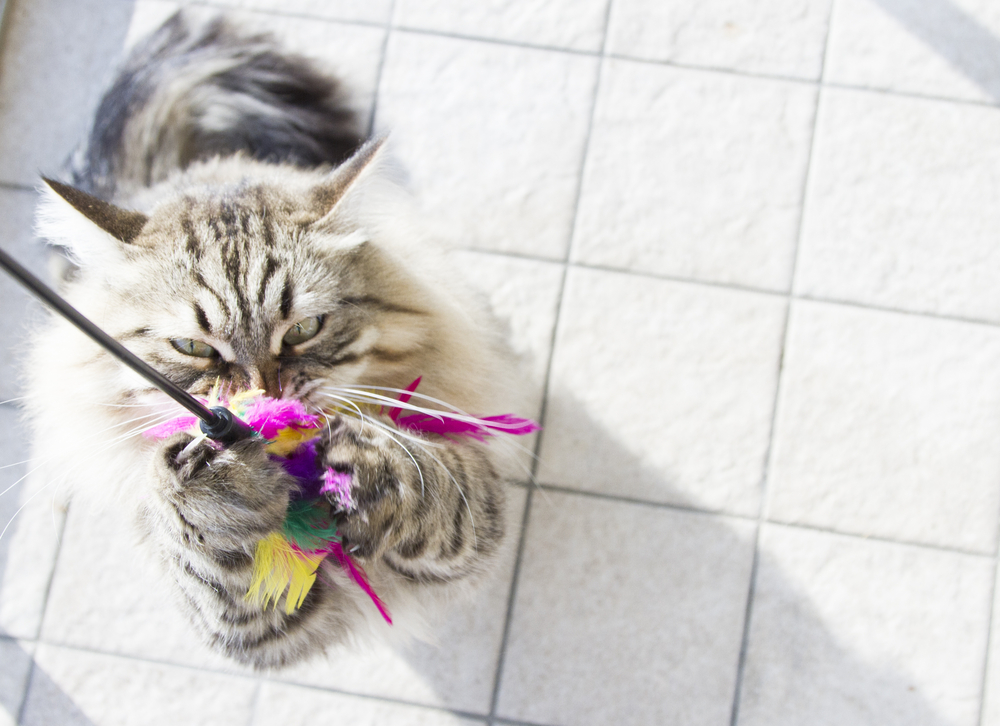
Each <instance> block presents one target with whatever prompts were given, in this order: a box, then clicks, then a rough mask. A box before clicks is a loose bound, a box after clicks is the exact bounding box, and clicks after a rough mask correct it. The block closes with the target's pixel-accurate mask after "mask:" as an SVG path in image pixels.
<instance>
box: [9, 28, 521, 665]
mask: <svg viewBox="0 0 1000 726" xmlns="http://www.w3.org/2000/svg"><path fill="white" fill-rule="evenodd" d="M357 142H358V137H357V134H356V131H355V129H354V127H353V126H352V119H351V116H350V114H349V113H348V112H345V111H343V106H342V104H341V102H340V100H339V99H338V98H337V95H336V92H335V86H334V84H333V83H332V82H331V81H328V80H326V79H324V78H323V76H322V75H320V74H318V73H317V72H316V71H314V70H312V69H311V68H310V67H309V66H308V64H306V63H304V62H302V61H299V60H295V59H289V58H287V57H284V56H281V55H280V54H279V53H277V52H276V51H274V50H273V48H272V47H271V46H270V45H268V43H267V42H266V41H265V40H263V39H260V38H255V39H245V38H240V37H239V36H238V35H237V34H234V33H232V32H231V31H229V30H228V29H226V28H225V26H224V25H222V24H220V23H218V22H215V23H211V24H208V25H205V26H202V27H199V28H197V29H191V28H189V27H188V25H187V24H186V22H185V20H184V19H183V18H182V17H180V16H176V17H175V18H173V19H172V20H170V21H168V23H167V24H166V25H165V26H164V27H163V28H161V30H159V31H158V32H157V33H156V34H154V35H153V36H152V37H151V39H149V40H147V41H145V42H144V44H142V45H141V46H140V47H139V48H138V49H137V50H136V51H134V52H133V55H132V57H131V59H130V61H129V62H128V63H127V64H126V65H125V67H124V70H123V72H122V74H121V76H120V77H119V79H118V81H117V82H116V84H115V86H114V87H113V88H112V90H111V91H110V92H109V94H108V96H106V98H105V100H104V102H103V103H102V105H101V108H100V110H99V112H98V115H97V119H96V121H95V125H94V129H93V132H92V133H91V136H90V138H89V139H88V142H87V145H86V146H85V147H84V148H83V150H82V151H81V152H79V153H78V154H77V155H76V157H75V161H74V166H73V169H72V171H71V173H70V174H69V175H68V178H67V180H68V181H69V182H71V183H72V184H73V186H74V187H77V188H79V189H81V190H82V191H83V192H85V193H86V194H81V193H80V192H77V191H75V190H74V189H73V188H71V187H66V186H62V185H60V184H53V185H52V190H48V191H46V198H45V199H44V200H43V202H42V206H41V208H40V214H39V221H40V223H39V229H40V232H41V233H42V235H43V236H44V237H46V238H48V239H49V240H50V241H51V242H53V243H54V244H56V245H61V246H63V247H65V248H66V249H67V250H68V251H69V253H70V255H71V257H72V259H73V260H74V263H75V266H76V268H77V269H74V270H73V271H72V274H70V275H68V279H67V281H66V282H65V283H64V292H65V294H66V295H67V297H68V298H69V300H70V302H71V303H73V304H74V305H75V306H76V307H78V308H79V309H80V310H81V311H82V312H83V313H84V314H85V315H87V316H88V317H90V318H91V319H93V320H94V321H96V322H97V323H98V324H99V325H100V326H101V327H103V328H104V329H105V330H107V331H108V332H109V333H111V334H112V335H113V336H115V337H116V338H118V339H119V340H121V341H122V342H123V343H124V344H125V345H126V346H127V347H129V348H130V349H131V350H133V351H134V352H135V353H137V354H138V355H139V356H140V357H142V358H144V359H145V360H146V361H147V362H149V363H150V364H152V365H153V366H154V367H156V368H158V369H159V370H160V371H161V372H163V373H165V374H166V375H167V376H168V377H170V378H171V379H172V380H174V381H176V382H178V383H179V384H181V385H182V386H183V387H185V388H187V389H188V390H190V391H191V392H193V393H197V394H201V395H205V394H207V393H208V392H209V390H210V388H211V387H212V386H213V384H215V382H216V381H217V380H221V381H222V383H223V385H224V386H225V387H227V388H228V389H230V390H242V389H251V388H259V389H263V390H265V391H266V392H267V393H268V394H269V395H271V396H274V397H286V398H296V399H300V400H302V401H303V402H304V403H306V405H307V407H308V408H310V410H316V411H318V410H323V409H326V410H329V409H331V408H332V407H334V406H337V405H338V404H340V402H339V401H338V400H336V399H335V398H333V396H334V395H337V394H336V393H335V392H333V391H331V390H330V389H331V387H343V386H366V387H373V386H381V387H386V388H389V389H402V388H404V387H406V386H407V385H408V384H410V383H411V382H412V381H413V380H414V379H415V378H417V377H418V376H422V377H423V378H422V382H421V385H420V389H419V390H420V392H421V393H422V394H425V395H427V396H430V397H433V398H436V399H440V400H441V401H446V402H447V403H448V405H449V406H451V407H453V408H454V409H455V410H462V411H468V412H473V413H485V414H489V413H501V412H506V411H510V410H512V408H513V407H517V406H519V405H521V404H522V401H521V400H520V398H519V395H518V394H517V393H516V387H515V386H514V376H513V375H512V370H511V359H510V356H509V354H508V353H507V351H506V347H505V345H504V342H503V339H502V336H500V335H499V333H498V332H497V330H496V327H495V325H494V324H493V323H492V321H491V319H490V318H489V315H488V314H487V312H486V311H485V309H484V308H483V307H482V306H481V305H479V304H477V303H476V302H474V301H473V300H470V299H469V298H468V296H466V295H465V294H464V292H463V290H462V286H461V285H459V284H456V282H455V281H454V279H453V277H452V274H451V273H449V272H448V270H447V268H446V267H444V266H442V265H441V264H440V262H439V256H438V254H437V253H436V252H435V251H434V248H433V246H432V245H430V243H429V242H428V240H426V239H425V238H424V237H423V236H422V235H421V233H420V231H419V226H418V225H416V224H415V223H414V221H413V214H412V212H411V209H410V207H409V205H408V204H407V200H406V199H405V196H404V195H402V194H401V193H400V192H399V191H398V189H396V188H395V187H393V185H392V184H390V183H388V182H387V181H386V180H385V179H384V178H383V177H384V173H383V172H382V169H381V168H380V167H381V165H382V164H381V161H380V152H379V144H377V143H369V144H368V145H366V146H364V147H363V148H362V149H361V150H360V151H359V152H357V153H356V154H355V155H354V156H353V157H352V158H351V160H350V161H349V162H347V163H345V164H343V165H341V166H339V167H337V168H335V169H333V170H332V171H331V168H332V165H333V164H334V163H336V162H338V161H340V160H341V159H342V158H343V157H344V156H346V155H348V154H349V153H350V151H351V150H352V149H353V148H354V146H355V145H356V144H357ZM255 157H256V158H255ZM88 194H89V195H93V196H92V197H91V196H87V195H88ZM100 200H103V201H100ZM126 210H127V211H126ZM171 341H173V342H171ZM178 341H180V342H178ZM203 354H205V355H203ZM29 370H30V376H29V378H30V381H29V396H28V408H29V413H30V416H31V419H32V421H33V424H34V428H35V431H36V452H37V454H38V455H39V456H40V457H41V458H44V459H45V460H46V466H45V468H44V470H43V473H44V475H45V476H46V477H49V478H52V479H55V480H59V481H66V482H67V483H70V484H72V486H73V489H74V491H79V492H80V493H81V494H82V495H85V496H86V497H88V498H90V499H103V500H105V501H108V502H114V503H115V505H116V506H123V507H124V511H126V512H129V513H132V514H133V515H136V518H137V520H138V521H139V523H140V529H141V534H142V536H143V538H144V539H145V540H146V541H147V542H148V544H149V545H151V547H152V548H153V550H154V551H155V553H157V555H158V556H159V558H160V559H161V560H162V566H163V568H164V570H165V571H166V572H167V573H168V575H169V577H170V578H172V579H173V581H174V582H176V584H177V592H178V593H179V598H178V600H179V602H181V603H182V607H185V608H186V609H187V610H188V612H189V614H190V615H191V618H192V620H193V622H194V623H195V624H196V626H197V627H198V628H199V630H200V631H201V632H202V633H203V634H204V636H205V638H206V640H207V641H208V642H209V643H210V644H211V645H213V646H214V647H215V648H217V649H219V650H221V651H222V652H224V653H226V654H228V655H230V656H231V657H233V658H235V659H237V660H240V661H243V662H246V663H250V664H252V665H254V666H257V667H276V666H281V665H285V664H287V663H290V662H293V661H295V660H298V659H300V658H302V657H304V656H306V655H309V654H311V653H314V652H317V651H320V650H323V649H324V648H325V647H327V646H328V645H330V644H332V643H337V642H341V641H343V640H346V639H349V638H351V637H352V636H353V635H355V634H357V633H358V632H360V631H362V630H366V629H370V626H372V623H373V622H374V621H376V620H377V618H378V615H377V613H376V612H375V611H374V609H373V607H372V603H371V601H369V600H367V598H366V597H365V595H364V593H362V592H361V591H360V590H359V589H358V588H356V587H353V586H351V583H350V582H349V580H348V579H347V577H346V575H345V574H344V573H343V572H342V571H341V570H340V569H339V568H338V567H337V566H336V565H334V564H330V563H329V562H327V563H324V565H323V567H322V571H321V578H320V581H319V583H318V584H317V586H315V587H313V589H312V590H311V591H310V593H309V595H308V597H307V598H306V600H305V602H304V603H303V605H302V607H301V608H299V609H298V610H296V611H295V612H293V613H291V614H286V612H285V608H284V607H281V606H279V607H260V606H254V605H252V604H251V603H249V602H248V601H247V600H246V599H245V598H244V596H245V594H246V592H247V589H248V587H249V584H250V577H251V558H252V555H253V552H254V547H255V544H256V542H257V541H258V540H260V539H261V538H262V537H263V536H265V535H267V534H268V533H269V532H273V531H275V530H278V529H280V527H281V522H282V519H283V517H284V514H285V509H286V505H287V503H288V500H289V492H290V489H291V487H292V486H293V484H292V482H291V480H290V478H289V476H288V475H287V474H285V473H284V471H283V470H282V469H281V467H280V466H279V465H277V464H275V463H274V462H272V461H269V460H268V458H267V456H266V455H265V454H264V451H263V448H262V445H261V444H260V442H258V441H248V442H242V443H240V444H237V445H234V446H232V447H230V448H228V449H224V450H223V449H219V448H214V447H212V446H211V445H210V444H208V443H202V444H198V445H197V446H195V447H193V448H192V447H188V446H187V444H188V443H189V441H190V438H191V437H190V436H188V435H186V434H178V435H177V436H175V437H174V438H172V439H170V440H168V441H165V442H156V441H151V440H147V439H145V438H143V437H141V436H138V435H136V432H137V431H138V430H139V429H140V428H145V427H147V426H149V425H150V424H152V423H155V422H157V421H160V420H162V419H163V418H164V417H165V416H166V415H168V414H170V413H178V412H179V411H178V409H177V408H176V406H175V405H174V404H171V403H169V402H167V399H166V398H165V397H164V396H163V395H162V394H160V393H158V392H156V391H155V390H153V389H152V388H151V387H150V386H149V385H148V384H147V383H145V382H144V381H143V380H142V379H140V378H139V377H138V376H136V375H135V374H133V373H131V372H129V371H127V370H125V369H124V368H122V366H120V365H119V364H118V363H116V362H115V361H114V360H113V359H112V358H111V357H110V356H109V355H108V354H107V353H105V352H103V351H101V350H100V349H98V348H97V347H96V346H95V345H94V344H93V343H91V342H90V341H88V340H86V339H85V338H83V337H82V335H80V334H79V333H78V332H76V331H75V330H73V329H72V328H71V327H70V326H69V325H68V324H66V323H64V322H63V321H61V320H52V321H51V323H50V324H49V326H48V328H47V329H46V330H44V331H42V333H40V334H39V336H38V341H37V345H36V346H35V347H34V350H33V351H32V354H31V360H30V363H29ZM379 423H381V424H382V425H383V426H387V427H388V430H386V429H382V428H378V427H377V426H375V425H374V424H373V422H368V423H365V422H363V421H360V420H358V419H357V418H352V417H349V416H334V417H333V418H331V419H330V422H329V425H328V426H327V427H326V428H325V430H324V433H323V435H322V437H321V439H320V444H319V450H320V455H321V458H322V461H323V463H324V465H328V466H331V467H335V468H336V469H337V470H338V471H348V472H350V473H352V474H353V481H354V485H353V486H354V489H353V492H352V494H353V498H354V500H355V502H356V503H357V510H356V511H354V512H353V513H350V514H348V515H346V516H345V517H344V518H343V520H342V522H341V527H340V530H341V533H342V534H343V535H344V538H345V540H344V541H345V546H347V547H349V548H351V549H353V551H354V555H355V557H357V559H358V561H359V562H360V563H362V564H363V566H364V567H365V568H366V570H367V572H368V575H369V577H370V579H371V582H372V585H373V587H374V588H375V590H376V591H377V592H378V593H379V595H381V596H382V598H383V599H384V600H385V601H386V603H387V605H388V606H389V608H390V610H393V611H394V614H396V613H398V614H399V615H401V616H402V617H401V618H397V620H402V621H404V622H405V620H406V617H405V613H407V612H408V611H409V610H410V609H411V608H416V606H417V605H419V604H421V603H423V602H425V601H434V600H437V599H441V598H448V597H450V596H452V595H453V594H454V592H455V589H456V588H462V587H464V583H467V582H471V581H474V580H475V579H477V576H479V575H481V574H482V573H484V572H488V571H489V569H490V566H491V564H492V563H493V561H494V560H495V558H496V554H497V552H498V550H499V549H500V547H501V545H502V542H503V540H504V533H505V522H504V517H503V512H504V504H503V502H504V484H503V481H502V478H503V471H504V466H505V465H504V463H503V462H502V461H501V457H500V454H501V452H502V449H501V448H498V447H497V446H487V445H485V444H482V443H479V442H477V441H473V440H464V441H461V442H454V441H448V440H446V439H443V438H440V437H424V438H425V442H424V443H423V444H420V443H414V442H412V441H410V440H408V439H406V438H405V437H403V436H399V435H394V431H393V428H392V425H391V422H390V421H389V420H388V419H385V418H383V419H382V420H380V421H379ZM396 433H398V432H396ZM151 566H152V565H151ZM331 583H332V584H331ZM417 609H419V608H417ZM376 627H377V626H376Z"/></svg>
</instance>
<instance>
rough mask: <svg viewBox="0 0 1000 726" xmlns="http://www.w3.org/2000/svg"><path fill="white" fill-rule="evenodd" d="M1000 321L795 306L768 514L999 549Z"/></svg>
mask: <svg viewBox="0 0 1000 726" xmlns="http://www.w3.org/2000/svg"><path fill="white" fill-rule="evenodd" d="M998 440H1000V330H997V329H995V328H992V327H989V326H985V325H977V324H973V323H961V322H953V321H947V320H936V319H927V318H920V317H916V316H909V315H902V314H899V313H885V312H879V311H873V310H859V309H856V308H847V307H843V306H839V305H831V304H826V303H811V302H806V301H802V302H797V303H795V304H794V306H793V309H792V315H791V320H790V332H789V342H788V349H787V350H786V353H785V361H784V373H783V377H782V384H781V394H780V397H779V403H778V416H777V423H776V426H775V435H774V444H773V457H772V463H771V467H770V471H771V474H770V483H769V485H768V492H769V497H768V498H769V500H770V502H769V508H768V516H769V518H770V519H773V520H777V521H781V522H788V523H803V524H809V525H813V526H818V527H823V528H831V529H835V530H838V531H842V532H850V533H855V534H862V535H876V536H880V537H888V538H891V539H899V540H908V541H913V542H924V543H928V544H935V545H945V546H950V547H958V548H963V549H969V550H975V551H978V552H986V553H992V552H993V551H994V548H995V547H996V536H997V511H998V509H1000V447H998V446H997V441H998Z"/></svg>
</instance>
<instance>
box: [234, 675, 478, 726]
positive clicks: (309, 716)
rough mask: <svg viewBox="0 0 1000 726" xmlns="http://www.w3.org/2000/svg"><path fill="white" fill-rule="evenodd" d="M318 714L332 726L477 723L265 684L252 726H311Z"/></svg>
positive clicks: (414, 708) (469, 725)
mask: <svg viewBox="0 0 1000 726" xmlns="http://www.w3.org/2000/svg"><path fill="white" fill-rule="evenodd" d="M320 714H334V715H335V718H336V723H344V724H348V723H349V724H351V725H352V726H473V724H478V723H480V722H479V721H470V720H468V719H464V718H461V717H459V716H455V715H453V714H450V713H448V712H445V711H438V710H432V709H428V708H421V707H419V706H407V705H403V704H396V703H388V702H385V701H379V700H375V699H371V698H359V697H357V696H347V695H343V694H340V693H323V692H320V691H316V690H315V689H311V688H297V687H295V686H286V685H280V684H276V683H265V684H264V686H263V688H262V689H261V693H260V698H259V699H258V701H257V709H256V713H255V715H254V720H253V726H272V725H273V724H279V723H280V724H282V726H313V724H315V723H316V722H317V717H319V718H323V717H322V716H319V715H320Z"/></svg>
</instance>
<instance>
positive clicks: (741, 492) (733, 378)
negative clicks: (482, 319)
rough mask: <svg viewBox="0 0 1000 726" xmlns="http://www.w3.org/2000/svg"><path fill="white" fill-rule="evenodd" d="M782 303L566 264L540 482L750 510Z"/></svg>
mask: <svg viewBox="0 0 1000 726" xmlns="http://www.w3.org/2000/svg"><path fill="white" fill-rule="evenodd" d="M785 305H786V303H785V301H784V299H782V298H779V297H776V296H770V295H761V294H757V293H747V292H740V291H735V290H725V289H720V288H716V287H710V286H703V285H691V284H687V283H676V282H669V281H665V280H655V279H650V278H641V277H636V276H632V275H623V274H619V273H612V272H596V271H591V270H581V269H572V270H571V271H570V274H569V278H568V282H567V289H566V293H565V300H564V302H563V309H562V313H561V318H560V322H559V331H558V334H557V337H556V347H555V352H554V354H553V363H552V378H551V385H550V393H549V396H550V398H549V402H548V408H547V412H546V416H545V421H544V422H543V425H544V427H545V428H544V430H543V433H542V450H541V467H540V470H539V474H538V477H539V480H540V481H542V482H544V483H550V484H561V485H564V486H569V487H574V488H582V489H587V490H591V491H599V492H607V493H609V494H617V495H625V496H629V497H637V498H640V499H648V500H653V501H659V502H671V503H677V504H688V505H693V506H697V507H701V508H707V509H712V510H722V511H725V512H729V513H734V514H747V515H756V513H757V511H758V506H759V501H760V484H761V478H762V476H763V467H764V459H765V457H766V452H767V444H768V437H769V431H770V421H771V412H772V409H773V406H774V397H775V389H776V386H777V377H778V359H779V353H780V349H781V333H782V329H783V325H784V317H785Z"/></svg>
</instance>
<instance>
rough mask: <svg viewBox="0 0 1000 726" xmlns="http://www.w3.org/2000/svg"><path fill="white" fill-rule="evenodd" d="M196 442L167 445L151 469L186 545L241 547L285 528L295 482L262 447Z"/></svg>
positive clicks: (183, 437) (177, 439) (176, 440)
mask: <svg viewBox="0 0 1000 726" xmlns="http://www.w3.org/2000/svg"><path fill="white" fill-rule="evenodd" d="M192 442H193V438H192V437H191V436H190V435H188V434H176V435H175V436H173V437H171V438H169V439H167V440H166V441H164V442H163V443H162V445H161V446H160V447H159V449H158V451H157V453H156V456H155V457H154V459H153V466H152V474H153V479H154V482H155V484H156V489H157V494H158V498H159V499H160V500H161V501H162V502H163V503H164V504H165V505H167V506H166V510H167V512H168V514H170V515H172V516H171V519H173V520H174V525H175V526H177V527H178V528H179V529H180V530H181V531H182V532H183V534H184V536H185V538H186V539H188V538H191V537H194V538H195V539H196V540H197V541H198V542H201V543H206V542H208V543H212V542H215V543H217V544H227V545H236V546H240V545H242V544H245V543H246V542H252V541H256V540H257V539H259V538H260V537H262V536H264V535H266V534H268V533H269V532H272V531H274V530H276V529H279V528H280V527H281V523H282V521H283V520H284V516H285V510H286V509H287V507H288V493H289V490H290V488H291V484H292V482H291V479H290V477H289V476H288V475H287V474H286V473H285V472H284V470H283V469H282V468H281V466H280V465H278V464H276V463H275V462H273V461H271V460H270V459H269V458H268V456H267V453H266V452H265V451H264V444H263V442H261V441H258V440H255V439H248V440H244V441H238V442H236V443H235V444H232V445H231V446H229V447H227V448H222V447H219V446H218V445H217V444H214V443H213V442H210V441H207V440H206V441H201V442H198V443H192Z"/></svg>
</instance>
